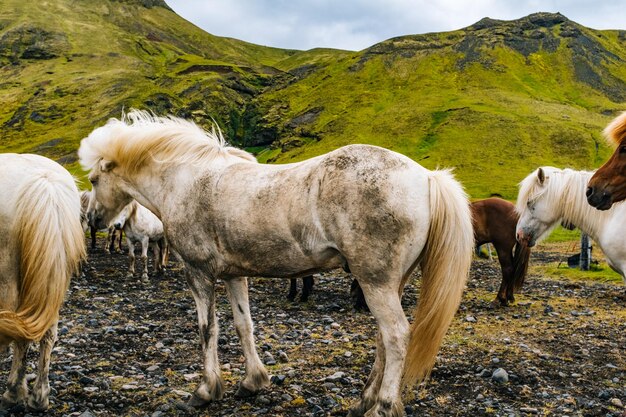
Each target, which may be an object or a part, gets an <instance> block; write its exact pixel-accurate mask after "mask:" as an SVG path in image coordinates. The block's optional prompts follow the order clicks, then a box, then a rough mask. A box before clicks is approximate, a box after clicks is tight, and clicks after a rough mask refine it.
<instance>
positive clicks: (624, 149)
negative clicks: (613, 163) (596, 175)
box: [619, 146, 626, 155]
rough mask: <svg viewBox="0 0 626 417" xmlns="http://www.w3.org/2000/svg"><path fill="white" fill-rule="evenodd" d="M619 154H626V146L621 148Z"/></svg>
mask: <svg viewBox="0 0 626 417" xmlns="http://www.w3.org/2000/svg"><path fill="white" fill-rule="evenodd" d="M619 153H620V154H621V155H623V154H626V146H620V148H619Z"/></svg>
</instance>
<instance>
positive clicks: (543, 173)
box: [537, 168, 546, 184]
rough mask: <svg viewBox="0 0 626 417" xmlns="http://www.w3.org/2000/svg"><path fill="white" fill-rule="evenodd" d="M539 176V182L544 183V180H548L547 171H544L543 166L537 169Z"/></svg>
mask: <svg viewBox="0 0 626 417" xmlns="http://www.w3.org/2000/svg"><path fill="white" fill-rule="evenodd" d="M537 178H538V179H539V184H543V182H544V181H545V180H546V173H545V172H543V169H542V168H539V169H538V170H537Z"/></svg>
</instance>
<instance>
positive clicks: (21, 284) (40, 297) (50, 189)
mask: <svg viewBox="0 0 626 417" xmlns="http://www.w3.org/2000/svg"><path fill="white" fill-rule="evenodd" d="M0 189H1V190H2V198H0V347H1V348H2V349H4V348H5V347H6V346H7V345H9V344H10V343H11V342H13V364H12V366H11V371H10V373H9V378H8V380H7V389H6V391H5V393H4V395H3V396H2V403H3V405H13V404H18V403H25V404H26V405H27V406H28V407H30V408H33V409H36V410H44V409H46V408H48V395H49V393H50V385H49V383H48V371H49V368H50V352H51V351H52V348H53V346H54V343H55V341H56V336H57V322H58V320H59V309H60V308H61V305H62V304H63V300H64V298H65V292H66V290H67V287H68V285H69V282H70V277H71V276H72V274H74V273H76V272H77V271H78V266H79V263H80V261H81V259H83V258H84V256H85V246H84V239H83V232H82V228H81V224H80V198H79V195H78V189H77V188H76V184H75V183H74V179H73V178H72V176H71V175H70V174H69V172H67V171H66V170H65V169H64V168H63V167H61V166H60V165H59V164H57V163H56V162H53V161H51V160H49V159H47V158H44V157H42V156H37V155H17V154H0ZM31 342H39V364H38V369H37V378H36V380H35V383H34V387H33V391H32V393H30V394H29V392H28V386H27V384H26V378H25V377H26V366H27V362H26V354H27V353H28V349H29V346H30V343H31Z"/></svg>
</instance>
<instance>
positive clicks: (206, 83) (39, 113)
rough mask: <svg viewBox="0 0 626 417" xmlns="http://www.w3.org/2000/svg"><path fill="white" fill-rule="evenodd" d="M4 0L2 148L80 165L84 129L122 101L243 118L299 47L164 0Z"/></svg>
mask: <svg viewBox="0 0 626 417" xmlns="http://www.w3.org/2000/svg"><path fill="white" fill-rule="evenodd" d="M0 3H1V7H0V103H1V105H0V151H3V152H6V151H16V152H37V153H42V154H45V155H47V156H50V157H53V158H55V159H59V160H61V162H64V163H66V164H69V165H71V166H72V167H75V162H74V161H75V151H76V148H77V146H78V141H79V140H80V139H81V137H83V136H84V135H85V134H87V133H88V132H89V131H90V130H91V129H93V127H94V126H97V125H99V124H101V123H102V122H103V121H104V120H106V119H107V118H109V117H111V116H119V115H120V114H121V110H122V108H129V107H138V108H149V109H152V110H154V111H155V112H157V113H159V114H163V113H170V112H171V113H175V114H178V115H180V116H185V117H195V118H196V119H197V120H198V121H200V122H206V123H207V124H208V123H210V122H211V117H213V118H215V119H217V120H218V121H220V122H222V121H228V123H227V125H228V126H232V125H234V124H235V122H237V120H238V117H236V116H237V115H238V114H241V113H243V109H244V108H245V106H246V103H247V102H248V101H249V100H250V98H251V97H253V96H255V95H257V94H258V93H259V92H260V91H261V89H262V88H264V86H265V85H267V84H268V83H269V82H270V80H271V78H272V77H273V76H274V75H275V74H276V73H278V72H279V71H277V70H276V69H275V68H274V67H273V66H272V65H273V64H274V63H276V62H278V61H281V60H284V59H285V58H288V57H289V56H291V55H293V54H294V53H295V52H296V51H288V50H281V49H276V48H268V47H261V46H258V45H253V44H249V43H246V42H242V41H238V40H235V39H228V38H220V37H216V36H212V35H210V34H208V33H206V32H204V31H202V30H201V29H199V28H197V27H195V26H194V25H192V24H191V23H189V22H187V21H185V20H184V19H182V18H181V17H179V16H178V15H176V14H175V13H174V12H173V11H171V10H170V8H169V7H168V6H167V5H166V3H165V2H163V1H160V0H117V1H112V0H103V1H98V2H93V1H89V0H73V1H69V0H47V1H42V2H36V1H32V0H27V1H23V0H0ZM227 133H229V134H230V133H231V132H227Z"/></svg>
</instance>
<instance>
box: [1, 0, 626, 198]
mask: <svg viewBox="0 0 626 417" xmlns="http://www.w3.org/2000/svg"><path fill="white" fill-rule="evenodd" d="M4 1H5V2H7V3H8V4H9V6H11V7H7V8H3V9H2V10H1V11H0V79H3V80H4V81H3V82H0V86H2V88H0V103H2V106H0V135H1V136H0V151H3V152H7V151H18V152H37V153H43V154H44V155H46V156H50V157H52V158H54V159H57V160H60V161H61V162H63V163H65V164H66V165H67V166H68V167H69V168H70V169H71V170H72V171H74V172H77V173H80V171H79V169H78V166H77V163H76V160H75V151H76V148H77V146H78V142H79V140H80V139H81V138H82V137H84V136H85V135H86V134H87V133H89V131H91V129H93V127H95V126H97V125H99V124H101V123H103V122H104V121H105V120H106V119H107V118H109V117H118V116H119V115H120V114H121V111H122V109H123V108H131V107H137V108H146V109H150V110H153V111H155V112H156V113H158V114H165V113H172V114H175V115H178V116H181V117H186V118H192V119H194V120H195V121H196V122H197V123H199V124H200V125H203V126H205V127H207V126H209V125H210V124H211V123H212V121H213V119H215V120H216V121H217V122H218V123H219V124H220V125H221V126H222V128H223V129H224V131H225V133H226V136H227V138H228V139H229V140H230V141H231V142H232V143H234V144H236V145H238V146H243V147H247V148H248V149H249V150H251V151H253V152H255V153H258V157H259V160H260V161H262V162H266V161H269V162H277V163H281V162H292V161H297V160H301V159H304V158H308V157H311V156H314V155H317V154H320V153H323V152H327V151H329V150H331V149H334V148H336V147H338V146H342V145H345V144H348V143H355V142H361V143H370V144H374V145H380V146H384V147H387V148H390V149H393V150H396V151H398V152H401V153H404V154H406V155H408V156H410V157H411V158H413V159H415V160H417V161H418V162H420V163H422V164H423V165H424V166H426V167H427V168H435V167H437V166H455V167H457V171H456V172H457V175H458V177H459V178H460V179H461V180H462V181H463V183H464V184H465V185H466V187H467V188H468V190H469V191H470V193H471V194H472V196H474V197H486V196H489V195H501V196H504V197H506V198H514V196H515V192H516V186H515V184H516V183H517V182H518V181H519V180H521V179H522V178H523V176H524V175H525V174H526V173H528V172H530V171H531V170H532V169H534V168H535V167H536V166H537V165H540V164H553V165H568V166H573V167H576V168H593V167H595V166H597V165H598V164H599V162H600V161H602V160H603V158H605V157H606V156H608V153H609V149H608V148H607V146H606V145H605V144H604V142H603V141H602V140H601V136H600V132H601V130H602V128H603V127H604V125H605V124H606V123H607V122H608V121H609V120H610V117H611V116H612V115H614V114H616V113H617V112H618V111H619V110H621V109H622V108H623V107H624V104H625V103H624V101H625V100H626V68H624V65H623V62H624V60H626V31H620V30H613V31H597V30H592V29H589V28H585V27H584V26H582V25H579V24H578V23H576V22H573V21H571V20H569V19H567V18H566V17H565V16H563V15H561V14H558V13H535V14H532V15H529V16H526V17H523V18H520V19H516V20H512V21H504V20H496V19H490V18H484V19H481V20H480V21H478V22H476V23H474V24H473V25H470V26H468V27H466V28H462V29H459V30H456V31H449V32H437V33H427V34H415V35H407V36H401V37H395V38H391V39H388V40H385V41H382V42H379V43H377V44H375V45H372V46H371V47H369V48H366V49H364V50H362V51H343V50H336V49H324V48H316V49H312V50H309V51H297V50H282V49H278V48H269V47H263V46H259V45H254V44H250V43H247V42H243V41H238V40H236V39H231V38H221V37H217V36H213V35H210V34H208V33H206V32H204V31H202V30H201V29H199V28H197V27H196V26H194V25H192V24H191V23H189V22H187V21H185V20H184V19H182V18H181V17H179V16H178V15H176V14H175V13H174V12H172V11H171V9H170V8H169V6H167V3H165V2H163V1H160V0H103V1H102V2H100V3H98V5H97V6H94V4H93V3H90V2H87V1H85V0H74V1H71V2H70V1H69V0H49V1H46V2H43V3H37V7H33V4H32V3H30V2H19V1H17V0H4ZM476 173H479V174H480V175H479V176H477V175H476Z"/></svg>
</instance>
